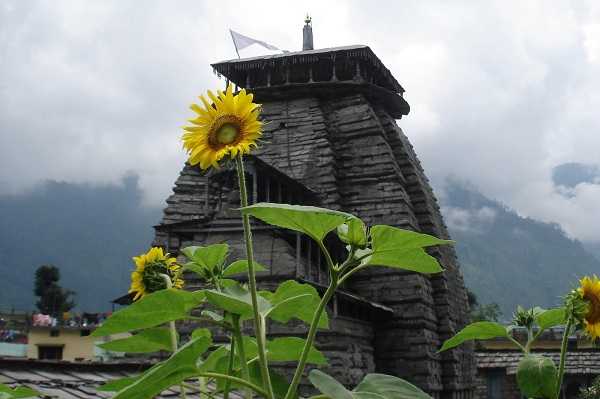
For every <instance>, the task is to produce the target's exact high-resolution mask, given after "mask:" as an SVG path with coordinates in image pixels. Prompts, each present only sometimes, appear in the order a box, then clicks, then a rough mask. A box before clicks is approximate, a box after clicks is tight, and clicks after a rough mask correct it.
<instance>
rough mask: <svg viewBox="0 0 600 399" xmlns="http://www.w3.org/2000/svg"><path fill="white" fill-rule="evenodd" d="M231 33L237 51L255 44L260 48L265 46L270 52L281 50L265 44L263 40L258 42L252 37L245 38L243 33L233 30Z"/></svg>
mask: <svg viewBox="0 0 600 399" xmlns="http://www.w3.org/2000/svg"><path fill="white" fill-rule="evenodd" d="M229 32H231V38H232V39H233V45H234V46H235V50H236V51H239V50H242V49H244V48H246V47H248V46H250V45H252V44H254V43H256V44H258V45H260V46H263V47H264V48H267V49H269V50H279V49H278V48H277V47H275V46H273V45H272V44H269V43H266V42H263V41H262V40H256V39H253V38H251V37H248V36H244V35H242V34H241V33H237V32H234V31H232V30H231V29H229ZM280 51H281V50H280ZM238 55H239V54H238Z"/></svg>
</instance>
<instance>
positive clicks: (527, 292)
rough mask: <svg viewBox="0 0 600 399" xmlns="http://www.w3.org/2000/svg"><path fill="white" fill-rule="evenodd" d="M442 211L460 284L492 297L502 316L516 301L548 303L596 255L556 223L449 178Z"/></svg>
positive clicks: (595, 264)
mask: <svg viewBox="0 0 600 399" xmlns="http://www.w3.org/2000/svg"><path fill="white" fill-rule="evenodd" d="M441 203H442V211H443V213H444V216H445V220H446V224H447V225H448V227H449V229H450V233H451V236H452V238H453V239H454V240H456V241H457V244H456V250H457V253H458V257H459V260H460V264H461V267H462V271H463V275H464V278H465V283H466V285H467V287H469V288H470V289H471V290H472V291H474V292H475V294H476V295H477V297H478V298H479V300H480V302H481V303H490V302H497V303H498V304H499V305H500V306H501V309H502V311H503V314H504V316H503V317H504V318H505V319H506V318H510V316H511V314H512V312H513V311H514V308H515V307H516V306H517V305H523V306H534V305H539V306H543V307H550V306H555V305H558V304H560V301H561V298H560V296H561V295H564V294H566V293H567V291H568V290H569V289H570V288H572V287H573V285H574V284H576V282H577V279H578V278H579V277H581V276H582V275H585V274H592V273H596V274H598V272H599V271H600V260H598V259H597V258H595V257H594V256H592V255H591V254H590V253H589V252H588V251H586V249H585V248H584V246H583V245H582V243H581V242H579V241H577V240H572V239H570V238H569V237H567V236H566V234H565V233H564V232H563V231H562V230H561V228H560V226H558V225H556V224H551V223H543V222H540V221H537V220H534V219H530V218H524V217H521V216H519V215H517V213H516V212H514V211H513V210H511V209H509V208H507V207H506V206H505V205H503V204H501V203H500V202H497V201H494V200H491V199H489V198H486V197H485V196H483V195H482V194H481V193H479V192H478V191H477V190H476V189H474V188H473V187H470V186H469V185H467V184H464V183H460V182H457V181H454V180H449V181H448V182H447V185H446V187H445V192H444V196H443V198H442V201H441Z"/></svg>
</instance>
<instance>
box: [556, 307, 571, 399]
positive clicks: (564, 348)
mask: <svg viewBox="0 0 600 399" xmlns="http://www.w3.org/2000/svg"><path fill="white" fill-rule="evenodd" d="M572 325H573V317H569V318H568V319H567V325H566V326H565V332H564V333H563V338H562V344H561V346H560V363H559V364H558V375H557V376H556V393H555V398H556V399H560V389H561V387H562V381H563V377H564V375H565V359H566V357H567V344H568V343H569V335H571V326H572Z"/></svg>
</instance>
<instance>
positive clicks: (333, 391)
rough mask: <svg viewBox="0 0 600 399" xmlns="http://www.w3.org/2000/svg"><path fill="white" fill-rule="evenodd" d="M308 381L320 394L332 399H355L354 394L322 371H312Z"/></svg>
mask: <svg viewBox="0 0 600 399" xmlns="http://www.w3.org/2000/svg"><path fill="white" fill-rule="evenodd" d="M308 380H309V381H310V382H311V384H313V385H314V386H315V388H317V389H318V390H319V392H321V393H322V394H323V395H327V396H328V397H329V398H331V399H354V396H353V395H352V392H350V391H349V390H347V389H346V387H345V386H343V385H342V384H340V383H339V382H337V381H336V380H335V378H333V377H332V376H330V375H327V374H325V373H324V372H322V371H320V370H317V369H315V370H312V371H311V372H310V373H309V374H308Z"/></svg>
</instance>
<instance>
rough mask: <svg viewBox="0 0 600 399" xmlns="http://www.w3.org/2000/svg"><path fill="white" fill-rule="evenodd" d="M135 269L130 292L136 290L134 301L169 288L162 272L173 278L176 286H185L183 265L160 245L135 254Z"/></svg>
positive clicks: (132, 274)
mask: <svg viewBox="0 0 600 399" xmlns="http://www.w3.org/2000/svg"><path fill="white" fill-rule="evenodd" d="M133 261H134V262H135V271H134V272H133V273H131V287H130V288H129V292H130V293H132V292H135V297H134V298H133V300H134V301H137V300H138V299H139V298H141V297H143V296H144V295H147V294H150V293H152V292H154V291H158V290H162V289H165V288H167V283H166V282H165V280H164V277H163V276H161V274H166V275H167V276H169V277H170V278H171V281H172V282H173V287H174V288H183V280H182V279H181V278H179V275H180V270H181V266H179V265H178V264H176V263H175V262H176V259H175V258H173V257H171V256H169V254H165V253H164V252H163V249H162V248H160V247H153V248H150V250H149V251H148V252H146V253H145V254H141V255H140V256H134V257H133Z"/></svg>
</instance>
